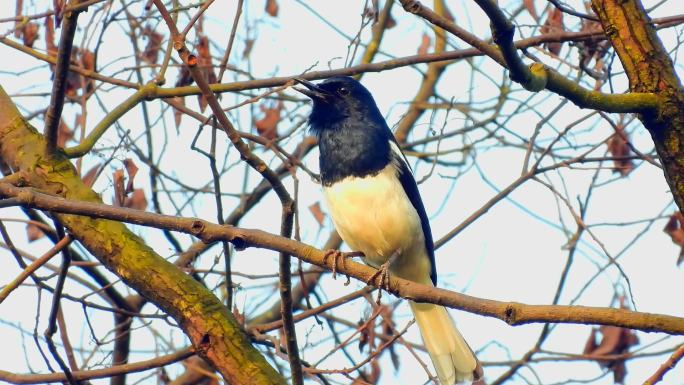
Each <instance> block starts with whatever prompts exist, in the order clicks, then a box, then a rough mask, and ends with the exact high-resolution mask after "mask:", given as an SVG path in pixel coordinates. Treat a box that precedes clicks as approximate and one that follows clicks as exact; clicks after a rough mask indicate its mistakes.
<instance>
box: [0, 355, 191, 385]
mask: <svg viewBox="0 0 684 385" xmlns="http://www.w3.org/2000/svg"><path fill="white" fill-rule="evenodd" d="M194 354H195V353H194V352H193V350H192V349H189V348H186V349H181V350H179V351H177V352H175V353H171V354H167V355H165V356H161V357H155V358H152V359H150V360H146V361H140V362H134V363H131V364H123V365H115V366H111V367H109V368H103V369H93V370H77V371H73V372H71V375H72V376H73V377H74V379H75V380H76V381H85V380H94V379H98V378H109V377H113V376H117V375H120V374H127V373H137V372H142V371H145V370H149V369H155V368H159V367H162V366H166V365H170V364H173V363H174V362H178V361H182V360H184V359H186V358H188V357H190V356H192V355H194ZM0 380H2V381H7V382H9V383H12V384H44V383H51V382H65V381H66V376H65V375H64V373H48V374H33V373H31V374H17V373H11V372H8V371H5V370H0Z"/></svg>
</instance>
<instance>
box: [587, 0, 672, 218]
mask: <svg viewBox="0 0 684 385" xmlns="http://www.w3.org/2000/svg"><path fill="white" fill-rule="evenodd" d="M592 8H593V9H594V12H596V14H597V15H598V17H599V19H600V21H601V24H602V25H603V29H604V31H605V33H606V36H608V38H609V39H610V42H611V44H612V45H613V47H614V48H615V52H616V53H617V54H618V56H619V58H620V61H621V62H622V66H623V67H624V69H625V72H626V73H627V77H628V78H629V88H630V91H632V92H652V93H655V94H657V95H658V96H659V97H660V98H661V100H662V101H663V103H662V104H661V105H660V108H659V110H658V111H657V113H654V114H642V115H640V116H639V118H640V119H641V121H642V122H643V124H644V126H645V127H646V128H647V129H648V131H649V132H650V133H651V136H652V137H653V141H654V142H655V145H656V149H657V151H658V155H659V156H660V160H661V162H662V164H663V169H664V172H665V178H666V179H667V183H668V184H669V185H670V189H671V190H672V195H673V196H674V199H675V202H676V203H677V206H679V210H680V211H682V212H684V90H683V89H682V84H681V82H680V80H679V78H678V77H677V75H676V74H675V71H674V66H673V63H672V60H671V59H670V56H669V55H668V52H667V50H666V49H665V47H663V44H662V42H661V41H660V39H659V38H658V36H657V34H656V31H655V29H654V28H653V24H652V23H651V19H650V18H649V17H648V15H647V14H646V11H645V10H644V6H643V5H642V4H641V1H640V0H592Z"/></svg>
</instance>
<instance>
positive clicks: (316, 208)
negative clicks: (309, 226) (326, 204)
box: [309, 202, 325, 227]
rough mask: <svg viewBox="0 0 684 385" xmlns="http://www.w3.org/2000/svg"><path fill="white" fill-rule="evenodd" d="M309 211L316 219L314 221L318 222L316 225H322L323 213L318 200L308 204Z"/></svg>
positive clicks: (323, 221)
mask: <svg viewBox="0 0 684 385" xmlns="http://www.w3.org/2000/svg"><path fill="white" fill-rule="evenodd" d="M309 211H310V212H311V214H312V215H313V216H314V218H315V219H316V222H318V225H319V226H321V227H322V226H323V224H324V223H325V214H324V213H323V211H322V210H321V204H320V203H318V202H316V203H314V204H312V205H311V206H309Z"/></svg>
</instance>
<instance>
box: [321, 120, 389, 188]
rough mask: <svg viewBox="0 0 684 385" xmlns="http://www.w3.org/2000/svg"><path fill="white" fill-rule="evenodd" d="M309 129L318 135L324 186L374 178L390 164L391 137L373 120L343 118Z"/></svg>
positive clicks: (383, 126)
mask: <svg viewBox="0 0 684 385" xmlns="http://www.w3.org/2000/svg"><path fill="white" fill-rule="evenodd" d="M382 122H383V123H384V120H382ZM311 128H312V131H313V132H315V133H316V136H318V146H319V149H320V157H319V162H320V170H321V182H322V183H323V185H324V186H330V185H332V184H334V183H335V182H338V181H340V180H342V179H344V178H347V177H350V176H356V177H366V176H369V175H375V174H377V173H378V172H380V171H381V170H382V169H383V168H385V166H387V164H389V162H390V161H391V156H392V150H391V148H390V140H391V138H390V137H389V136H388V135H392V133H391V132H390V130H389V129H388V128H387V127H386V126H385V125H382V126H380V125H379V124H378V123H377V121H374V120H371V119H363V118H361V119H359V118H358V117H357V118H356V119H349V118H346V119H342V120H339V121H337V122H331V123H329V124H326V125H313V126H312V127H311Z"/></svg>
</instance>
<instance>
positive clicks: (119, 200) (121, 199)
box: [112, 168, 126, 207]
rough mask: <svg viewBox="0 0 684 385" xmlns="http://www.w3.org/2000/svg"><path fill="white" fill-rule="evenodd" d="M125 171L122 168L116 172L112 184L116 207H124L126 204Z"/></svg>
mask: <svg viewBox="0 0 684 385" xmlns="http://www.w3.org/2000/svg"><path fill="white" fill-rule="evenodd" d="M124 179H125V176H124V170H123V169H122V168H120V169H118V170H116V171H114V174H113V175H112V183H113V184H114V206H119V207H124V203H125V202H126V189H125V188H124Z"/></svg>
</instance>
